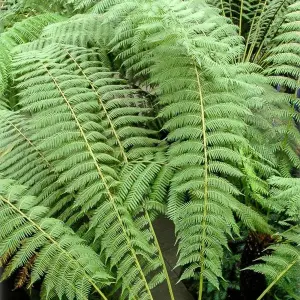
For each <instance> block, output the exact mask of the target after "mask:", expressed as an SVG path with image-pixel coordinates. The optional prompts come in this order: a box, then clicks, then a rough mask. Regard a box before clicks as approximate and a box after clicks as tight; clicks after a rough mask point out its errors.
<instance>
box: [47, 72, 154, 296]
mask: <svg viewBox="0 0 300 300" xmlns="http://www.w3.org/2000/svg"><path fill="white" fill-rule="evenodd" d="M45 69H46V71H47V73H48V75H49V76H50V77H51V78H52V80H53V82H54V84H55V86H56V88H57V89H58V91H59V92H60V94H61V96H62V97H63V99H64V101H65V102H66V104H67V106H68V108H69V109H70V112H71V114H72V116H73V118H74V120H75V122H76V124H77V126H78V129H79V131H80V134H81V136H82V138H83V139H84V142H85V144H86V147H87V150H88V152H89V153H90V155H91V158H92V160H93V162H94V165H95V167H96V169H97V172H98V175H99V177H100V179H101V181H102V183H103V185H104V187H105V189H106V191H107V194H108V197H109V200H110V202H111V203H112V205H113V208H114V211H115V213H116V216H117V219H118V221H119V223H120V226H121V229H122V232H123V234H124V236H125V238H126V242H127V244H128V246H129V248H130V252H131V255H132V256H133V258H134V261H135V263H136V266H137V268H138V270H139V273H140V275H141V278H142V281H143V282H144V284H145V288H146V291H147V293H148V294H149V297H150V299H151V300H153V297H152V294H151V291H150V288H149V285H148V282H147V280H146V277H145V275H144V273H143V270H142V267H141V265H140V263H139V261H138V258H137V255H136V252H135V250H134V249H133V248H132V245H131V242H130V240H129V237H128V233H127V231H126V229H125V226H124V224H123V221H122V218H121V216H120V213H119V211H118V208H117V206H116V203H115V200H114V197H113V195H112V193H111V191H110V188H109V186H108V185H107V182H106V179H105V177H104V174H103V173H102V171H101V168H100V166H99V165H98V162H97V158H96V157H95V155H94V152H93V150H92V147H91V146H90V144H89V141H88V139H87V137H86V135H85V133H84V130H83V128H82V127H81V124H80V122H79V120H78V118H77V116H76V114H75V112H74V109H73V107H72V106H71V104H70V102H69V100H68V99H67V97H66V96H65V94H64V92H63V91H62V89H61V88H60V86H59V84H58V82H57V80H56V79H55V78H54V77H53V76H52V74H51V73H50V72H49V70H48V68H47V67H46V66H45Z"/></svg>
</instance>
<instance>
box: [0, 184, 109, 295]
mask: <svg viewBox="0 0 300 300" xmlns="http://www.w3.org/2000/svg"><path fill="white" fill-rule="evenodd" d="M0 186H1V190H0V215H1V218H0V220H1V221H0V222H1V247H0V255H1V257H2V264H6V262H7V261H8V259H9V263H8V264H7V266H6V269H5V273H4V274H3V275H2V277H3V278H7V276H10V275H11V274H12V273H13V272H14V271H16V270H17V269H18V268H20V267H22V266H24V265H25V264H26V263H27V262H28V261H29V260H30V259H31V258H32V257H33V256H37V253H38V256H37V257H36V258H35V260H34V263H33V265H32V270H31V277H30V285H33V284H34V283H35V282H37V281H39V280H41V279H43V287H42V294H41V295H42V297H45V298H49V297H53V295H58V296H59V297H63V296H65V297H66V298H67V299H88V296H89V294H90V293H91V291H92V290H95V291H96V292H97V293H98V294H99V295H100V297H101V298H103V299H106V297H105V296H104V295H103V293H102V292H101V290H100V289H101V288H102V287H103V286H105V285H107V284H108V283H109V282H110V281H111V279H112V278H111V276H110V275H109V274H108V273H107V271H106V270H105V267H104V265H103V263H101V260H100V257H99V255H97V254H96V253H95V252H94V251H93V250H92V249H91V248H90V247H88V246H87V245H85V243H84V241H83V240H82V239H81V238H80V237H78V236H77V235H76V234H75V233H74V232H73V231H72V230H71V229H70V228H69V227H67V226H66V225H64V224H63V223H62V222H60V221H58V220H56V219H51V218H47V217H45V214H46V212H47V208H46V207H43V206H38V205H37V204H36V198H35V197H32V196H31V195H28V193H27V191H26V188H24V186H21V185H16V184H15V182H14V181H12V180H3V179H2V180H1V183H0Z"/></svg>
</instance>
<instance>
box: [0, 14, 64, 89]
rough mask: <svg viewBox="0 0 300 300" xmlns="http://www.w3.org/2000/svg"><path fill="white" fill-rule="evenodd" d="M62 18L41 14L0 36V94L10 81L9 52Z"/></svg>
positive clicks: (17, 24) (10, 58) (33, 38)
mask: <svg viewBox="0 0 300 300" xmlns="http://www.w3.org/2000/svg"><path fill="white" fill-rule="evenodd" d="M60 20H62V17H60V16H59V15H56V14H49V13H48V14H42V15H37V16H33V17H30V18H28V19H25V20H23V21H21V22H19V23H16V24H14V26H13V27H11V28H9V29H8V30H7V31H5V32H4V33H1V36H0V51H1V60H0V92H1V94H2V93H3V91H4V90H5V88H6V86H7V84H8V82H9V80H10V79H11V60H12V57H11V51H12V49H13V48H14V47H15V46H17V45H19V44H23V43H27V42H30V41H33V40H35V39H36V38H38V36H39V35H40V33H41V31H42V30H43V28H44V27H45V26H47V25H48V24H50V23H54V22H58V21H60Z"/></svg>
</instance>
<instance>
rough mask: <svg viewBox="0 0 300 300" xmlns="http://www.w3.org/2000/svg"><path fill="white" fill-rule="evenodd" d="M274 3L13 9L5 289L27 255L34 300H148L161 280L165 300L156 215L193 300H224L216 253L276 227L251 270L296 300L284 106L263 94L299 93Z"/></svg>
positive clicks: (293, 138)
mask: <svg viewBox="0 0 300 300" xmlns="http://www.w3.org/2000/svg"><path fill="white" fill-rule="evenodd" d="M288 2H289V3H286V1H279V0H274V1H266V2H264V3H262V2H261V1H260V2H258V1H250V2H249V1H241V2H238V3H237V2H235V3H233V2H231V1H229V2H228V3H227V2H226V1H225V2H224V1H222V3H221V7H220V6H219V4H218V3H213V4H214V5H215V6H217V7H219V8H221V14H220V11H219V10H218V9H217V8H215V7H212V6H211V5H209V4H212V2H210V1H208V4H207V3H205V2H202V1H179V0H173V1H169V0H168V1H167V0H161V1H158V0H141V1H131V0H125V1H124V0H123V1H119V0H102V1H67V2H66V3H64V2H63V1H54V2H53V3H50V2H49V3H48V2H46V1H20V2H19V3H18V5H19V6H18V7H22V9H16V11H15V12H13V10H11V12H12V14H13V15H15V16H16V15H18V14H21V18H23V17H24V15H22V13H21V12H24V11H27V10H29V11H31V13H32V12H34V14H35V15H34V16H31V15H30V16H28V18H24V20H23V21H22V22H20V23H15V24H14V25H13V26H12V27H9V28H8V27H6V28H5V31H4V33H2V34H1V36H0V51H1V53H3V55H2V57H3V63H2V64H1V67H0V74H1V76H2V77H3V79H1V88H2V90H1V91H2V95H3V96H2V97H1V99H0V108H1V111H0V119H1V123H0V172H1V174H3V176H4V178H9V179H7V180H4V181H3V182H0V186H1V188H3V189H4V191H5V192H4V194H3V197H2V198H3V199H4V200H3V201H4V203H3V205H8V206H10V205H11V208H10V209H12V210H13V211H14V214H13V215H12V217H11V215H9V216H8V215H4V218H3V220H4V221H3V220H2V219H1V218H0V222H4V223H3V224H5V222H6V221H5V220H7V218H8V217H9V218H11V220H12V222H16V223H15V224H16V225H13V224H12V223H7V224H5V226H6V228H7V229H6V231H7V232H8V233H7V236H6V235H5V236H3V238H0V249H2V252H1V253H0V256H7V255H8V256H7V259H6V261H7V262H8V267H7V269H6V273H5V276H9V275H11V274H12V273H13V272H14V271H16V270H17V269H18V268H20V267H22V266H24V265H25V264H26V263H27V262H28V260H29V259H30V258H31V257H32V255H35V256H36V260H35V263H34V264H35V265H37V266H36V267H35V265H34V267H33V270H32V276H31V283H30V284H31V285H32V284H33V283H34V282H36V281H37V280H43V289H42V294H41V296H42V299H51V298H54V297H59V298H61V299H63V297H65V298H67V299H74V300H75V299H92V297H94V298H96V299H101V297H102V298H103V299H153V296H152V292H151V289H153V288H154V287H155V286H157V285H158V284H160V283H162V282H163V281H164V280H166V281H167V284H168V288H169V293H170V297H171V299H172V300H175V299H176V298H175V295H174V293H173V290H172V286H171V283H170V279H169V276H168V272H167V268H166V265H165V263H164V259H163V255H162V251H161V249H160V245H159V243H158V240H157V237H156V234H155V231H154V229H153V226H152V222H153V221H154V220H155V218H156V217H158V216H160V215H166V216H168V217H169V218H170V219H171V220H172V222H173V223H174V224H175V230H176V237H177V243H178V261H177V265H178V266H180V267H182V268H183V269H184V272H183V273H182V276H181V280H186V279H191V280H194V281H196V282H197V283H196V285H197V294H198V297H199V300H200V299H213V298H218V297H223V296H224V295H225V293H226V288H227V286H228V285H227V284H225V283H224V281H223V274H222V271H224V270H225V271H226V272H227V271H228V269H227V265H226V259H227V257H228V252H227V251H226V249H227V248H228V242H229V241H234V240H236V239H237V238H239V239H240V236H245V235H246V234H247V231H248V230H252V231H258V232H266V233H272V232H274V230H275V229H274V228H280V232H282V231H283V230H282V229H283V228H284V227H288V229H287V231H286V232H285V233H280V234H278V235H280V238H278V243H277V244H276V245H272V246H271V249H273V250H274V252H273V254H272V255H271V256H270V257H263V258H262V260H263V261H265V262H266V263H265V264H260V265H255V267H253V269H254V270H255V271H259V272H263V273H265V274H266V275H267V276H269V277H270V287H273V285H274V284H275V283H279V281H280V283H281V280H279V279H281V278H283V280H285V283H284V289H285V290H286V291H287V292H288V293H289V294H290V295H293V294H296V291H295V290H291V289H290V286H288V285H287V284H286V283H287V282H288V278H289V277H288V276H286V273H288V275H289V276H291V278H293V276H295V275H294V274H293V273H292V271H293V270H295V269H296V265H297V263H298V261H296V262H294V261H295V260H296V254H295V253H298V252H299V251H298V249H297V247H296V244H297V243H298V242H299V241H297V240H295V237H296V236H297V234H298V233H299V232H298V233H297V234H294V235H293V237H290V236H289V235H291V234H292V232H293V231H294V229H291V230H290V231H289V228H290V226H293V225H295V224H294V223H297V222H298V221H299V220H298V219H297V216H299V197H298V195H299V193H298V190H299V188H298V185H299V182H298V179H291V178H289V177H290V170H291V168H292V167H299V166H300V161H299V157H298V153H297V149H298V145H299V142H300V137H299V132H298V130H297V128H296V127H295V124H294V120H298V113H296V112H295V111H294V107H293V105H294V104H297V101H296V96H295V94H293V95H290V94H287V93H281V92H280V93H279V92H277V91H276V90H275V89H274V87H273V86H274V85H276V84H278V83H279V84H281V85H284V86H286V87H288V88H290V89H292V90H293V93H294V92H295V91H296V90H297V88H299V82H298V81H299V78H298V77H299V70H298V62H299V61H298V59H299V51H298V50H297V49H298V48H297V46H299V44H298V43H299V39H298V35H299V34H298V33H299V32H298V31H299V28H298V27H299V26H298V23H297V22H298V19H299V16H298V14H297V13H298V10H299V4H298V3H292V2H293V1H288ZM294 2H295V1H294ZM290 4H292V5H290ZM253 7H255V8H256V10H252V8H253ZM73 9H74V12H72V11H73ZM41 12H43V13H41ZM44 12H46V13H44ZM49 12H60V13H61V14H62V15H65V16H66V15H67V16H70V17H68V18H63V17H61V16H59V15H57V14H53V13H49ZM90 12H91V13H90ZM286 12H288V14H287V13H286ZM77 13H80V14H77ZM222 13H223V15H222ZM228 17H230V18H231V21H230V19H228ZM252 20H253V21H252ZM235 24H236V25H238V26H236V25H235ZM242 36H244V37H246V40H245V42H244V40H243V38H242ZM1 45H2V46H1ZM1 49H2V50H1ZM6 58H7V59H6ZM4 59H6V60H4ZM16 104H17V105H16ZM292 104H293V105H292ZM293 118H294V120H293ZM274 176H280V177H274ZM283 177H285V178H283ZM270 178H272V179H271V180H270ZM274 178H279V179H274ZM11 180H15V181H16V183H12V182H13V181H11ZM8 185H9V187H8ZM20 185H22V186H23V185H24V186H26V187H27V189H28V192H27V191H26V192H25V189H24V188H21V187H20ZM7 189H9V191H12V195H17V196H19V198H20V199H21V200H18V199H19V198H18V197H15V196H14V198H13V200H10V198H9V197H8V198H5V197H6V195H9V193H8V192H7ZM19 190H20V192H19ZM283 190H284V191H283ZM7 193H8V194H7ZM23 193H26V195H27V193H28V194H29V195H32V196H33V197H29V198H26V197H27V196H24V195H25V194H24V195H23ZM297 193H298V194H297ZM23 197H25V200H24V201H25V202H24V203H25V204H26V207H25V208H24V211H23V209H20V207H19V206H18V203H23V200H22V199H23ZM2 198H0V201H1V199H2ZM17 198H18V199H17ZM5 199H6V200H5ZM26 199H29V200H30V201H29V200H26ZM5 201H6V202H5ZM18 201H21V202H18ZM0 207H2V206H0ZM3 207H4V206H3ZM13 207H16V210H14V208H13ZM43 207H47V209H45V208H43ZM21 208H22V207H21ZM3 209H4V214H5V213H6V210H5V207H4V208H3ZM8 211H10V210H8ZM31 211H33V215H32V213H31ZM18 212H20V213H21V214H22V218H20V217H19V216H18ZM35 212H37V213H38V215H35ZM9 214H10V213H9ZM283 214H286V216H287V218H286V219H282V218H281V216H282V215H283ZM20 220H21V221H20ZM19 222H21V223H19ZM26 222H27V223H28V226H29V227H28V228H29V229H28V231H26V230H27V229H26V228H27V227H26V226H24V228H23V227H22V228H20V230H19V229H18V226H21V225H22V226H23V225H24V224H26ZM63 222H64V223H65V224H66V225H64V223H63ZM10 224H12V225H10ZM34 224H36V225H34ZM44 224H46V225H47V224H48V225H47V226H46V225H45V226H46V227H45V228H44V227H43V226H44ZM290 224H291V225H290ZM52 228H54V229H55V230H54V232H55V235H54V236H53V235H52V232H51V229H52ZM56 228H57V229H56ZM70 228H72V229H70ZM291 228H292V227H291ZM40 229H42V232H40V231H39V230H40ZM285 229H286V228H284V230H285ZM24 230H25V231H24ZM73 231H74V232H76V234H75V233H74V232H73ZM10 235H15V236H16V238H15V240H14V241H15V242H14V243H15V244H14V248H12V249H10V246H7V245H8V241H9V240H10V239H11V237H10ZM73 237H74V239H73ZM11 241H13V240H12V239H11ZM33 241H34V242H36V243H37V244H34V245H33ZM286 242H288V243H289V245H287V243H286ZM53 243H54V245H55V247H54V246H53V251H56V252H55V253H54V254H53V255H55V256H56V257H57V263H55V264H53V265H49V258H51V257H52V256H51V255H52V254H51V253H52V252H51V253H50V252H49V253H50V254H51V255H50V254H49V257H48V256H47V255H48V250H47V249H48V248H49V247H50V250H51V249H52V246H51V245H52V244H53ZM23 244H24V245H27V244H29V245H33V246H32V247H33V248H30V249H32V250H30V249H29V250H28V249H27V248H26V249H24V252H22V251H23V250H22V249H23V248H22V247H23ZM19 245H21V246H19ZM56 245H59V247H56ZM83 245H84V246H83ZM87 245H88V246H87ZM44 249H46V250H44ZM92 249H93V250H92ZM289 249H290V250H289ZM12 250H13V253H12V252H11V251H12ZM50 250H49V251H50ZM85 250H86V251H85ZM28 251H31V252H28ZM51 251H52V250H51ZM57 251H58V252H57ZM59 251H60V252H61V253H62V254H61V255H60V254H57V253H60V252H59ZM19 253H20V254H19ZM28 253H29V254H28ZM44 253H45V254H44ZM285 253H288V255H284V254H285ZM21 254H22V255H23V258H22V260H21V263H20V262H19V261H17V260H16V259H15V258H14V257H17V258H18V257H19V256H20V255H21ZM12 255H15V256H14V257H11V256H12ZM224 255H225V256H224ZM282 256H283V258H282ZM229 257H231V256H230V255H229ZM233 257H234V263H235V262H236V259H237V257H238V255H237V256H234V255H233V256H232V257H231V258H232V259H233ZM95 259H97V262H95ZM44 260H45V261H44ZM68 260H71V261H70V263H67V264H66V265H65V266H62V265H61V264H62V262H63V261H64V262H65V261H68ZM234 263H232V264H234ZM292 263H293V264H292ZM291 264H292V265H291ZM289 266H290V267H289ZM77 267H78V269H77ZM35 268H38V271H37V273H35ZM105 270H110V272H109V273H111V274H110V275H108V273H107V271H105ZM287 271H289V272H287ZM37 274H38V275H37ZM278 274H282V275H281V276H280V278H278V276H279V275H278ZM37 276H38V277H37ZM110 276H112V277H110ZM62 278H64V279H66V281H68V283H67V284H65V285H64V284H63V283H64V280H61V279H62ZM78 278H79V279H78ZM113 278H114V279H113ZM77 279H78V280H77ZM56 282H58V284H56ZM62 285H63V286H62ZM231 286H234V283H232V284H231ZM72 287H73V290H72ZM219 289H220V290H221V292H218V291H219ZM102 290H103V292H102ZM269 290H270V289H267V290H266V291H267V292H268V291H269ZM90 293H92V296H89V294H90ZM97 293H98V294H97ZM218 293H219V294H218ZM280 293H283V292H282V290H280ZM280 295H285V294H280Z"/></svg>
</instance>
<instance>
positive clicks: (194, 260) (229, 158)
mask: <svg viewBox="0 0 300 300" xmlns="http://www.w3.org/2000/svg"><path fill="white" fill-rule="evenodd" d="M109 2H110V1H103V2H101V3H100V4H99V6H101V7H100V9H101V10H102V9H104V8H105V6H106V5H108V6H109V4H110V3H109ZM116 2H118V1H116ZM113 7H114V9H112V10H111V11H110V10H108V12H107V18H108V20H112V22H114V21H115V22H117V20H118V22H119V25H118V26H116V35H115V39H114V41H113V44H114V45H115V47H114V51H116V53H119V56H118V58H119V59H121V60H123V61H124V60H125V67H126V68H131V70H132V71H133V73H135V74H138V75H141V74H142V72H140V71H141V70H144V73H143V74H146V75H147V76H150V79H149V80H148V82H147V83H148V84H149V83H150V85H151V86H154V87H155V86H157V88H156V89H155V91H156V94H157V95H158V96H159V104H160V107H161V108H162V109H161V111H160V113H159V117H160V118H161V120H162V121H163V123H164V125H163V130H164V131H165V132H167V133H168V135H167V138H166V141H167V143H168V144H169V145H170V147H169V151H168V161H169V162H168V165H169V166H170V167H172V168H174V169H175V170H176V172H175V176H174V178H173V179H172V185H171V192H170V193H171V197H170V199H169V214H170V216H171V218H172V219H173V221H174V222H175V225H176V228H177V235H178V240H179V262H178V264H179V265H188V266H189V268H187V269H186V272H185V273H184V274H183V276H182V278H188V277H194V276H198V278H199V277H200V279H199V280H200V288H199V290H200V294H199V297H200V299H201V297H202V292H203V279H204V278H205V279H207V280H208V281H209V282H211V283H213V284H214V285H216V286H218V278H220V277H222V275H221V267H220V266H221V257H222V252H223V251H222V246H225V247H226V235H227V234H228V235H230V234H231V229H232V230H233V231H235V232H236V231H237V226H236V224H235V221H234V216H233V212H234V211H236V212H237V213H238V214H239V215H240V214H241V215H243V213H242V212H245V210H243V209H242V208H241V207H242V205H240V203H239V202H238V201H237V200H236V198H235V197H236V196H238V195H239V194H240V192H239V191H238V189H237V188H236V187H235V186H234V185H233V184H232V183H231V181H230V179H229V180H228V178H241V177H242V176H243V173H242V172H240V170H239V169H238V167H237V165H238V163H239V162H241V159H242V155H241V154H240V152H239V149H240V148H246V149H247V148H251V147H249V144H248V141H247V140H246V139H245V138H244V134H245V132H246V131H247V124H246V123H245V122H244V120H245V119H246V117H247V116H250V115H251V111H250V110H249V109H248V108H247V105H246V104H243V103H242V102H241V98H240V97H238V96H237V95H243V92H242V91H245V87H247V88H248V89H251V85H247V84H246V82H239V81H238V80H232V79H229V76H231V77H234V76H235V75H236V73H234V71H232V69H231V67H230V65H229V64H228V62H230V61H234V59H235V57H236V55H237V53H239V51H240V50H241V48H240V45H239V38H236V36H235V35H234V32H235V27H234V26H232V25H229V24H227V23H226V21H225V19H223V18H222V17H219V16H218V15H217V14H216V12H215V10H214V9H211V8H208V7H207V6H205V4H203V3H202V4H199V6H197V4H195V6H194V5H192V4H190V3H183V2H181V1H173V2H172V3H167V2H163V3H158V2H155V3H154V2H148V1H143V2H142V3H140V4H137V3H136V2H131V1H129V2H128V3H121V4H118V3H117V4H116V5H115V6H113ZM128 7H130V10H132V14H131V12H130V13H129V9H128ZM196 9H199V10H196ZM113 12H114V15H112V14H113ZM114 16H115V19H114ZM219 26H221V28H222V30H220V28H219ZM231 34H232V35H233V37H232V39H230V38H229V36H230V35H231ZM225 41H226V42H225ZM143 51H144V52H143ZM140 53H143V54H145V53H146V55H144V56H143V55H140ZM145 66H147V67H146V68H145ZM217 70H218V72H217ZM139 72H140V73H139ZM212 87H213V88H212ZM235 93H236V94H235ZM244 93H245V92H244ZM258 93H259V92H258ZM229 145H230V146H229ZM233 145H236V147H235V146H233ZM227 153H228V154H227ZM248 213H249V214H248V216H247V217H250V218H251V209H250V210H249V211H248ZM253 215H254V213H253ZM244 216H245V215H244ZM216 222H217V224H218V226H216ZM246 223H247V222H246ZM249 223H250V222H249ZM249 223H248V224H249ZM254 223H255V222H254ZM262 223H263V222H262Z"/></svg>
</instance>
